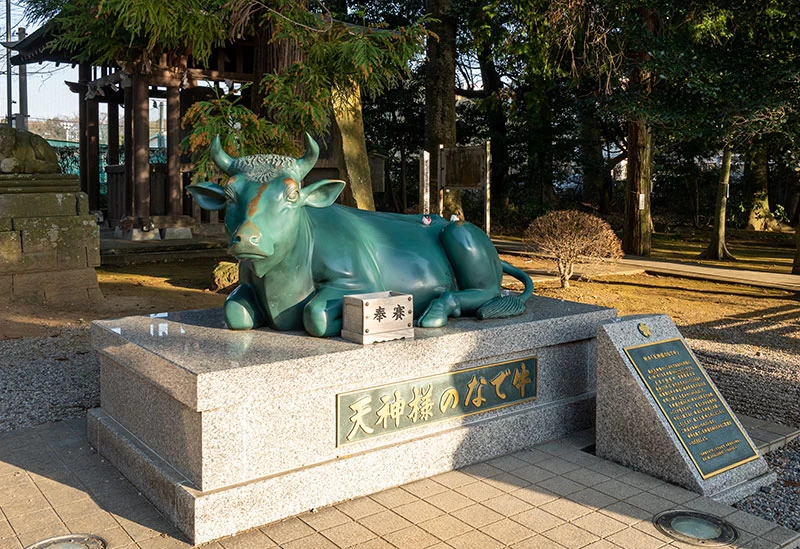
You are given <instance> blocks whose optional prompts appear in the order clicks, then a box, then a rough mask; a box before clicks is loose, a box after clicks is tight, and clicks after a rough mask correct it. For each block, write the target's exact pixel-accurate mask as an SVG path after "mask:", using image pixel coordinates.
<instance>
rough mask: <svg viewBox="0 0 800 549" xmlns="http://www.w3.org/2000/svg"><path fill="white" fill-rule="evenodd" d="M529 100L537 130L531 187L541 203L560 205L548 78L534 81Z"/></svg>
mask: <svg viewBox="0 0 800 549" xmlns="http://www.w3.org/2000/svg"><path fill="white" fill-rule="evenodd" d="M531 85H532V88H533V89H532V90H529V94H528V96H529V99H528V103H527V104H526V105H525V107H526V110H527V112H528V119H529V124H530V126H531V128H533V131H532V133H531V136H530V138H529V139H528V165H529V170H530V183H529V185H530V189H531V190H532V191H533V193H532V194H534V196H536V197H537V199H538V202H539V206H540V207H541V208H543V209H549V208H552V207H553V206H555V205H556V202H557V201H558V199H557V198H556V193H555V190H554V189H553V111H552V108H551V106H550V98H549V97H548V95H547V93H546V91H545V89H544V88H545V86H546V85H547V83H546V82H544V81H542V80H539V81H537V82H532V83H531Z"/></svg>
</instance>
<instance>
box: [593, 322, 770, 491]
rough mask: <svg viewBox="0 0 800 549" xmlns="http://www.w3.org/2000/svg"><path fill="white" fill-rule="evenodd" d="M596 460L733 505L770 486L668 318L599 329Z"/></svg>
mask: <svg viewBox="0 0 800 549" xmlns="http://www.w3.org/2000/svg"><path fill="white" fill-rule="evenodd" d="M597 347H598V365H597V372H598V377H599V379H600V382H599V383H598V386H597V426H596V427H597V428H596V438H597V443H596V445H597V455H598V456H599V457H602V458H604V459H609V460H612V461H616V462H618V463H621V464H622V465H624V466H626V467H630V468H631V469H635V470H637V471H641V472H643V473H646V474H648V475H651V476H654V477H657V478H661V479H663V480H666V481H667V482H671V483H673V484H677V485H679V486H682V487H684V488H686V489H688V490H692V491H694V492H697V493H699V494H702V495H704V496H707V497H710V498H712V499H714V500H716V501H719V502H721V503H726V504H731V503H734V502H736V501H738V500H739V499H741V498H743V497H745V496H748V495H750V494H753V493H755V492H756V491H757V490H758V489H759V488H760V487H761V486H766V485H769V484H771V483H773V482H774V481H775V478H776V476H775V474H774V473H770V472H769V469H768V467H767V463H766V461H764V459H763V458H762V457H761V456H760V455H759V454H758V450H757V449H756V447H755V444H753V442H752V441H751V440H750V437H749V436H748V435H747V432H746V431H745V429H744V428H743V427H742V426H741V424H740V423H739V421H738V419H737V418H736V416H735V415H734V414H733V412H731V410H730V408H729V407H728V405H727V403H726V402H725V399H724V398H723V397H722V395H721V394H719V392H718V391H717V388H716V387H715V386H714V384H713V382H712V381H711V379H710V378H709V377H708V375H707V374H706V373H705V370H703V368H702V365H700V363H699V361H698V360H697V358H696V357H695V356H694V354H693V353H691V350H690V349H689V348H688V346H686V345H685V342H684V340H683V338H682V336H681V334H680V332H679V331H678V328H677V327H676V326H675V324H674V323H673V322H672V320H671V319H670V318H669V317H668V316H665V315H641V316H632V317H623V318H621V319H618V320H617V321H615V322H611V323H606V324H603V325H602V326H601V327H600V329H599V330H598V336H597Z"/></svg>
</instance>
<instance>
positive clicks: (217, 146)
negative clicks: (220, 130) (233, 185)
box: [211, 135, 239, 176]
mask: <svg viewBox="0 0 800 549" xmlns="http://www.w3.org/2000/svg"><path fill="white" fill-rule="evenodd" d="M211 160H213V161H214V164H216V165H217V167H218V168H219V169H220V170H222V171H223V172H225V173H226V174H228V175H231V176H233V175H236V174H237V173H239V170H237V169H235V167H234V166H235V161H234V159H233V158H231V157H230V156H229V155H228V153H226V152H225V149H223V148H222V142H221V141H220V140H219V135H215V136H214V139H212V140H211Z"/></svg>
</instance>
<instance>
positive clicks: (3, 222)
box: [0, 211, 14, 232]
mask: <svg viewBox="0 0 800 549" xmlns="http://www.w3.org/2000/svg"><path fill="white" fill-rule="evenodd" d="M0 213H2V211H0ZM12 230H14V223H12V221H11V218H10V217H0V232H3V231H12Z"/></svg>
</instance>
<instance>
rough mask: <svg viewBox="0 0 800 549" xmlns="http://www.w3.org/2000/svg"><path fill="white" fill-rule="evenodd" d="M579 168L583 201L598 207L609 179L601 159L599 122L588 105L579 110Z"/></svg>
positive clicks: (601, 144)
mask: <svg viewBox="0 0 800 549" xmlns="http://www.w3.org/2000/svg"><path fill="white" fill-rule="evenodd" d="M580 150H581V157H580V158H581V168H582V171H583V199H584V201H586V202H589V203H590V204H595V205H598V206H599V205H600V204H602V203H603V202H606V200H604V197H603V194H604V192H605V187H606V178H607V177H608V178H610V177H611V176H610V175H609V173H607V172H609V170H607V169H606V161H605V158H604V157H603V140H602V132H601V131H600V121H599V120H598V119H597V116H596V112H595V109H594V105H593V104H591V103H589V104H586V105H584V108H583V109H581V125H580Z"/></svg>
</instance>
